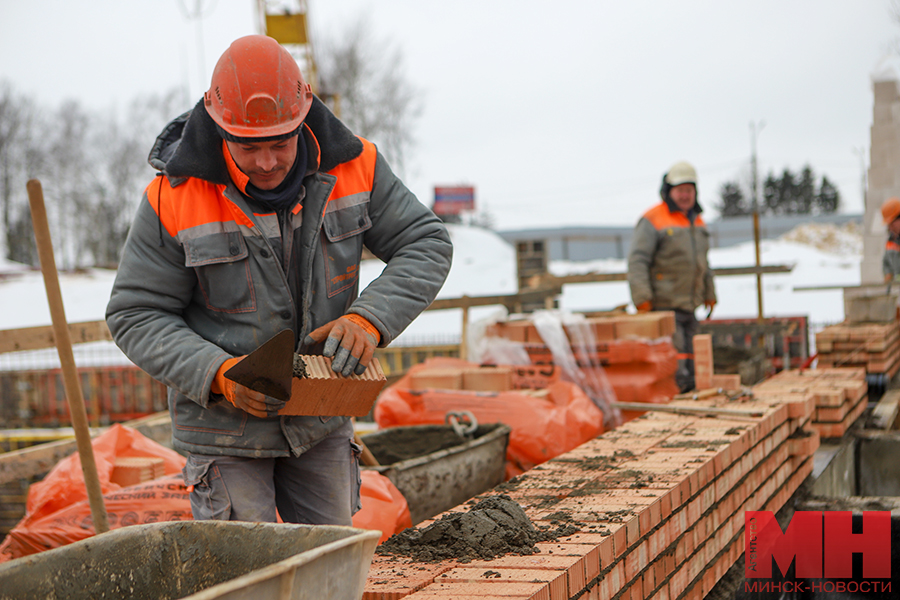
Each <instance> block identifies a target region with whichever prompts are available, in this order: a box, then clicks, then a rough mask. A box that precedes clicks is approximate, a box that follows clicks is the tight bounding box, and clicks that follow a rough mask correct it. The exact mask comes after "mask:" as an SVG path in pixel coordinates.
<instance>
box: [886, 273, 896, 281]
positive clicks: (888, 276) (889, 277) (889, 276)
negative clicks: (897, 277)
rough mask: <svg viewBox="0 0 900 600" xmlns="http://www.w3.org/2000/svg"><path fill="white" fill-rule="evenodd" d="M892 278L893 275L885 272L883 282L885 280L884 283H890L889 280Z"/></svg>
mask: <svg viewBox="0 0 900 600" xmlns="http://www.w3.org/2000/svg"><path fill="white" fill-rule="evenodd" d="M893 279H894V276H893V275H891V274H890V273H885V275H884V282H885V283H890V282H891V280H893Z"/></svg>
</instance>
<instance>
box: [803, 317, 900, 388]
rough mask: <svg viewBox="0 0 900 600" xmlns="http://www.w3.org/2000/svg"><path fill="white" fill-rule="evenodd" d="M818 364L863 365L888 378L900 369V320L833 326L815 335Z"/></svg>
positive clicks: (821, 365)
mask: <svg viewBox="0 0 900 600" xmlns="http://www.w3.org/2000/svg"><path fill="white" fill-rule="evenodd" d="M816 351H817V352H818V355H819V359H818V360H819V362H818V366H819V367H823V368H833V367H862V368H864V369H865V370H866V372H867V373H879V374H881V373H883V374H885V375H887V377H888V378H892V377H894V375H896V374H897V372H898V371H900V322H897V321H893V322H890V323H849V322H844V323H841V324H839V325H830V326H828V327H826V328H825V329H823V330H822V331H820V332H819V333H817V334H816Z"/></svg>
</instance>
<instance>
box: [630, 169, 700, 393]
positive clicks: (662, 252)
mask: <svg viewBox="0 0 900 600" xmlns="http://www.w3.org/2000/svg"><path fill="white" fill-rule="evenodd" d="M659 194H660V197H661V198H662V202H660V203H659V204H657V205H656V206H654V207H653V208H651V209H650V210H648V211H647V212H646V213H644V215H643V216H642V217H641V218H640V220H639V221H638V224H637V226H636V227H635V230H634V234H633V235H632V236H631V250H630V251H629V254H628V284H629V287H630V288H631V299H632V302H634V306H635V308H636V309H637V310H638V312H645V311H649V310H671V311H674V312H675V336H674V339H673V340H672V341H673V343H674V345H675V348H676V349H677V350H678V352H679V360H678V371H677V372H676V373H675V380H676V383H677V384H678V387H679V389H680V390H681V391H682V392H686V391H688V390H691V389H693V388H694V360H693V353H694V343H693V338H694V335H695V334H696V333H697V329H698V323H697V317H696V316H695V314H694V311H695V310H696V309H697V307H698V306H700V305H701V304H702V305H705V306H706V309H707V314H706V318H709V316H710V315H711V314H712V309H713V307H714V306H715V305H716V289H715V285H714V283H713V276H712V271H711V270H710V268H709V262H708V260H707V253H708V252H709V232H708V231H707V229H706V223H704V222H703V217H701V216H700V213H701V212H702V211H703V209H702V208H701V207H700V205H699V204H698V203H697V171H696V170H695V169H694V167H693V166H692V165H691V164H690V163H687V162H678V163H676V164H674V165H672V167H671V168H670V169H669V170H668V171H667V172H666V174H665V175H663V181H662V187H661V188H660V190H659Z"/></svg>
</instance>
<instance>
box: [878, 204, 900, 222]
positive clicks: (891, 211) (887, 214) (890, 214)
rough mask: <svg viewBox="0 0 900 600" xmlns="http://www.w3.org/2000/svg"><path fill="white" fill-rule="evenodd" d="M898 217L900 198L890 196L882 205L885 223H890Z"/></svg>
mask: <svg viewBox="0 0 900 600" xmlns="http://www.w3.org/2000/svg"><path fill="white" fill-rule="evenodd" d="M897 217H900V198H888V199H887V200H885V201H884V204H882V205H881V218H882V219H884V224H885V225H890V224H891V223H893V222H894V219H896V218H897Z"/></svg>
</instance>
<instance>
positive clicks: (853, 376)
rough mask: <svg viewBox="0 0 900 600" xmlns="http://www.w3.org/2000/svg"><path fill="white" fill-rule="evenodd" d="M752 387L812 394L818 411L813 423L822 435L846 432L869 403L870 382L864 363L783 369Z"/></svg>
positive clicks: (827, 436) (773, 391)
mask: <svg viewBox="0 0 900 600" xmlns="http://www.w3.org/2000/svg"><path fill="white" fill-rule="evenodd" d="M753 389H754V391H757V392H762V391H766V392H772V393H781V394H792V393H800V394H812V395H813V397H814V399H815V413H814V414H813V419H812V423H811V426H812V428H813V429H814V430H815V431H816V432H817V433H818V434H819V435H820V436H821V437H823V438H839V437H841V436H843V435H844V434H845V433H846V432H847V430H848V429H849V428H850V426H851V425H853V423H854V422H855V421H856V420H857V419H858V418H859V417H860V415H862V413H863V412H864V411H865V409H866V406H867V404H868V384H867V382H866V370H865V369H864V368H863V367H842V368H830V369H828V368H824V369H805V370H802V371H799V370H795V371H782V372H781V373H778V374H777V375H775V376H774V377H771V378H770V379H767V380H766V381H764V382H763V383H761V384H759V385H757V386H755V387H754V388H753Z"/></svg>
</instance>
